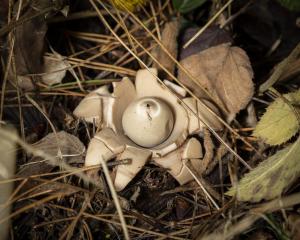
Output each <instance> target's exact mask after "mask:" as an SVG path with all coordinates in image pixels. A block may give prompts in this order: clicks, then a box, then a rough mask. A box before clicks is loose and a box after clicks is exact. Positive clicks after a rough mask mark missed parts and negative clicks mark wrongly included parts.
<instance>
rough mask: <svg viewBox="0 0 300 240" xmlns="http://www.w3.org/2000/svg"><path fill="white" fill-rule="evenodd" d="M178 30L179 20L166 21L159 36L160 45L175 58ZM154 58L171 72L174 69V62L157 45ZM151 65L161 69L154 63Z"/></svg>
mask: <svg viewBox="0 0 300 240" xmlns="http://www.w3.org/2000/svg"><path fill="white" fill-rule="evenodd" d="M178 32H179V22H178V20H174V21H171V22H167V23H166V24H165V26H164V29H163V31H162V36H161V42H162V45H163V46H164V47H165V48H166V49H167V50H168V52H169V53H170V54H171V55H172V56H173V57H174V58H175V59H176V58H177V48H178V46H177V36H178ZM156 59H157V60H158V62H159V63H160V64H161V65H162V66H163V67H165V68H166V69H167V70H168V71H170V72H171V73H172V74H173V73H174V70H175V62H174V61H173V60H172V59H171V58H170V57H169V56H168V54H166V53H165V51H164V50H163V49H161V48H160V47H158V49H157V56H156ZM153 67H155V68H157V69H159V70H160V69H161V67H160V66H159V65H158V64H157V63H154V64H153Z"/></svg>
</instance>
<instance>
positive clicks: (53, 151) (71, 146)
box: [18, 131, 85, 177]
mask: <svg viewBox="0 0 300 240" xmlns="http://www.w3.org/2000/svg"><path fill="white" fill-rule="evenodd" d="M33 146H34V147H35V148H36V149H39V150H42V151H44V152H45V153H47V154H49V155H51V156H56V157H57V158H59V149H60V151H61V154H62V157H63V159H64V160H65V161H66V162H67V163H69V164H70V163H82V162H83V154H84V152H85V146H84V145H83V143H82V142H81V141H80V140H79V139H78V138H77V137H75V136H73V135H71V134H69V133H67V132H65V131H61V132H58V133H57V134H55V133H49V134H48V135H47V136H46V137H44V138H42V139H41V140H40V141H39V142H37V143H35V144H33ZM53 168H54V166H53V165H50V164H47V161H45V160H44V159H41V158H39V157H32V158H31V159H30V160H29V162H28V164H27V165H26V166H25V167H23V168H22V169H21V170H20V171H19V173H18V175H19V176H23V177H28V176H31V175H36V174H41V173H47V172H50V171H51V170H52V169H53Z"/></svg>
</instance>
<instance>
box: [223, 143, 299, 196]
mask: <svg viewBox="0 0 300 240" xmlns="http://www.w3.org/2000/svg"><path fill="white" fill-rule="evenodd" d="M299 159H300V138H298V140H297V141H296V142H295V143H293V144H292V145H290V146H288V147H286V148H284V149H282V150H280V151H278V152H277V153H275V154H274V155H273V156H271V157H269V158H268V159H266V160H264V161H263V162H262V163H260V164H259V165H258V166H257V167H256V168H255V169H253V170H251V171H250V172H249V173H247V174H246V175H245V176H244V177H243V178H242V179H241V180H240V182H239V184H238V186H237V187H232V188H231V189H230V190H229V191H228V192H227V193H226V194H227V195H230V196H234V195H236V196H237V199H238V200H239V201H251V202H259V201H261V200H262V199H266V200H270V199H273V198H276V197H279V196H280V195H281V194H282V193H283V191H284V190H285V189H286V188H287V187H288V186H290V184H291V183H293V182H294V181H295V180H296V179H297V178H298V177H299V174H300V161H299Z"/></svg>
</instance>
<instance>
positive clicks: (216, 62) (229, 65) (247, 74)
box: [178, 43, 254, 117]
mask: <svg viewBox="0 0 300 240" xmlns="http://www.w3.org/2000/svg"><path fill="white" fill-rule="evenodd" d="M180 63H181V64H182V65H183V67H184V68H186V69H187V70H188V71H189V72H190V73H191V75H192V76H193V77H194V78H196V79H197V83H198V84H199V85H201V86H202V87H204V88H205V89H206V90H207V91H208V92H209V93H210V95H211V96H212V97H213V98H214V99H215V100H216V101H217V102H216V103H217V104H218V105H219V106H221V107H222V108H225V110H226V112H227V114H226V115H227V117H229V116H230V117H234V116H235V114H236V113H238V112H239V111H240V110H241V109H243V108H245V107H246V105H247V104H248V102H249V101H250V99H251V97H252V95H253V91H254V86H253V82H252V78H253V71H252V68H251V65H250V61H249V58H248V56H247V54H246V53H245V52H244V51H243V50H242V49H241V48H238V47H232V46H231V45H230V44H229V43H224V44H220V45H218V46H215V47H211V48H209V49H206V50H204V51H202V52H200V53H197V54H193V55H191V56H189V57H187V58H185V59H183V60H181V61H180ZM178 79H179V81H180V82H182V83H183V84H185V85H186V86H187V87H188V88H190V89H191V90H192V91H193V92H194V94H195V95H196V96H197V97H199V98H209V97H208V96H207V94H206V93H205V92H204V91H203V90H202V89H201V88H200V87H199V85H198V84H196V83H195V82H193V81H192V79H190V78H189V77H188V76H187V75H186V74H185V73H184V72H183V71H182V70H179V72H178Z"/></svg>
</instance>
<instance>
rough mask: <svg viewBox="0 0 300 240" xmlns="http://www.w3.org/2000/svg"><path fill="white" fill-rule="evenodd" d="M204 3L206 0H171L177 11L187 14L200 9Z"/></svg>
mask: <svg viewBox="0 0 300 240" xmlns="http://www.w3.org/2000/svg"><path fill="white" fill-rule="evenodd" d="M206 1H207V0H173V6H174V8H175V9H176V10H177V11H179V12H181V13H187V12H190V11H192V10H193V9H195V8H197V7H200V6H201V5H202V4H203V3H205V2H206Z"/></svg>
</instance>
